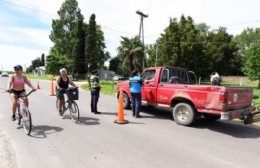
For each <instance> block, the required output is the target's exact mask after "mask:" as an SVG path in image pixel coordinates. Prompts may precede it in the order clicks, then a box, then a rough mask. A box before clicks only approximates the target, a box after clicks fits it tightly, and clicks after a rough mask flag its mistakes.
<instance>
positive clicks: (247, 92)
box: [226, 87, 253, 110]
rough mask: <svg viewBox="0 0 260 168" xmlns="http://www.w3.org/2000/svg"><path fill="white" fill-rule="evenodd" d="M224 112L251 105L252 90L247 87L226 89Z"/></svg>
mask: <svg viewBox="0 0 260 168" xmlns="http://www.w3.org/2000/svg"><path fill="white" fill-rule="evenodd" d="M227 93H228V94H227V106H226V110H233V109H239V108H243V107H248V106H250V105H251V104H252V98H253V89H252V88H249V87H227Z"/></svg>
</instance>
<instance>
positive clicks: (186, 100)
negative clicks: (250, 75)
mask: <svg viewBox="0 0 260 168" xmlns="http://www.w3.org/2000/svg"><path fill="white" fill-rule="evenodd" d="M141 77H142V80H143V86H142V105H152V106H158V107H167V108H171V109H172V115H173V118H174V120H175V122H176V123H177V124H180V125H191V124H193V123H194V122H195V121H196V119H197V117H199V116H201V115H203V116H204V117H205V118H206V119H209V120H217V119H223V120H231V119H235V118H240V119H244V118H245V117H246V116H247V115H249V114H250V113H251V112H252V110H253V106H252V99H253V90H252V88H250V87H224V86H211V85H196V84H195V83H196V82H194V74H192V73H189V72H188V71H187V70H186V69H184V68H178V67H151V68H147V69H145V70H144V72H143V73H142V75H141ZM120 89H122V90H123V92H124V107H125V108H128V107H130V89H129V81H123V82H120V83H118V84H117V93H119V90H120Z"/></svg>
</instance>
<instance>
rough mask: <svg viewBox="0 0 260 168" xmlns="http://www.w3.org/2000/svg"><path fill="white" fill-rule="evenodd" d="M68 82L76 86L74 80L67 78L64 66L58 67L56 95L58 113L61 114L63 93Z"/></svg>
mask: <svg viewBox="0 0 260 168" xmlns="http://www.w3.org/2000/svg"><path fill="white" fill-rule="evenodd" d="M69 84H71V85H72V86H74V87H76V88H77V86H76V85H75V84H74V82H72V81H71V80H70V79H69V77H68V75H67V70H66V69H65V68H62V69H60V75H59V76H58V77H57V80H56V97H57V98H58V111H59V114H60V115H62V112H61V108H62V105H63V104H64V93H65V90H66V89H68V87H69Z"/></svg>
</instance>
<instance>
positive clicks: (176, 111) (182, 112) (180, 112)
mask: <svg viewBox="0 0 260 168" xmlns="http://www.w3.org/2000/svg"><path fill="white" fill-rule="evenodd" d="M172 115H173V118H174V120H175V122H176V123H177V124H179V125H185V126H189V125H192V124H193V123H194V122H195V120H196V111H195V109H194V108H193V107H192V106H191V105H190V104H188V103H178V104H176V106H175V107H174V108H173V112H172Z"/></svg>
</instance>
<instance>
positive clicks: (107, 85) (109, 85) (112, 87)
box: [81, 81, 116, 96]
mask: <svg viewBox="0 0 260 168" xmlns="http://www.w3.org/2000/svg"><path fill="white" fill-rule="evenodd" d="M100 86H101V93H103V94H107V95H112V96H113V95H115V94H116V84H115V83H114V82H112V81H100ZM81 87H82V89H84V90H89V86H88V83H87V84H84V85H82V86H81Z"/></svg>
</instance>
